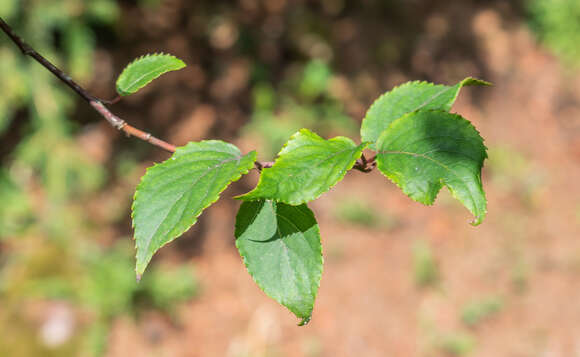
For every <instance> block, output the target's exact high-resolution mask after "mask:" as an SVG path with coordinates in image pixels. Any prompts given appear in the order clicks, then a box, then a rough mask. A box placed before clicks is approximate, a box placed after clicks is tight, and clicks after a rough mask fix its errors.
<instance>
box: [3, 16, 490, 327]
mask: <svg viewBox="0 0 580 357" xmlns="http://www.w3.org/2000/svg"><path fill="white" fill-rule="evenodd" d="M0 28H1V29H2V30H3V31H4V32H5V33H6V34H7V35H8V37H9V38H10V39H11V40H12V41H13V42H14V43H15V44H16V45H17V46H18V47H19V48H20V50H21V51H22V52H23V53H24V54H25V55H28V56H31V57H32V58H34V59H35V60H36V61H38V62H39V63H40V64H42V65H43V66H44V67H46V68H47V69H48V70H49V71H50V72H52V73H53V74H54V75H55V76H56V77H57V78H59V79H60V80H61V81H62V82H63V83H65V84H66V85H68V86H69V87H70V88H72V89H73V90H74V91H75V92H76V93H77V94H78V95H79V96H80V97H82V98H83V99H84V100H85V101H87V102H88V103H89V104H90V105H91V106H92V107H93V108H94V109H95V110H96V111H97V112H99V113H100V114H101V115H102V116H103V118H105V119H106V120H107V121H108V122H109V123H110V124H111V125H112V126H113V127H115V128H116V129H118V130H121V131H123V132H125V133H126V134H127V135H129V136H136V137H137V138H139V139H141V140H144V141H147V142H149V143H150V144H152V145H155V146H157V147H159V148H162V149H164V150H166V151H169V152H172V153H173V155H172V156H171V157H170V158H169V159H167V160H166V161H164V162H162V163H158V164H156V165H154V166H152V167H150V168H149V169H148V170H147V172H146V173H145V175H144V176H143V177H142V179H141V183H140V184H139V185H138V186H137V189H136V192H135V196H134V201H133V205H132V219H133V227H134V229H135V244H136V250H137V257H136V260H137V261H136V273H137V277H138V279H140V277H141V275H142V274H143V272H144V271H145V269H146V267H147V265H148V264H149V262H150V260H151V258H152V257H153V255H154V254H155V253H156V252H157V251H158V250H159V249H161V248H162V247H163V246H164V245H165V244H167V243H169V242H171V241H172V240H174V239H176V238H178V237H179V236H180V235H181V234H183V233H184V232H185V231H187V230H188V229H189V228H190V227H191V226H192V225H194V224H195V223H196V221H197V217H198V216H199V215H200V214H202V212H203V211H204V210H205V209H206V208H207V207H209V206H210V205H211V204H213V203H214V202H215V201H216V200H217V199H218V198H219V195H220V193H221V192H223V191H224V190H225V189H226V188H227V187H228V185H230V184H231V183H232V182H234V181H236V180H238V179H239V178H240V177H241V176H242V175H244V174H246V173H248V171H249V170H250V169H251V168H252V167H255V168H257V169H258V171H260V173H261V175H260V180H259V182H258V185H257V187H256V188H255V189H253V190H252V191H250V192H248V193H246V194H244V195H241V196H239V197H238V198H239V199H241V200H243V201H244V202H243V203H242V204H241V206H240V209H239V212H238V214H237V217H236V223H235V227H236V229H235V237H236V246H237V248H238V250H239V252H240V255H241V257H242V259H243V261H244V264H245V265H246V268H247V269H248V272H249V273H250V275H251V276H252V277H253V279H254V280H255V281H256V283H257V284H258V286H259V287H260V288H261V289H262V290H263V291H264V292H265V293H266V294H268V295H269V296H270V297H272V298H273V299H275V300H276V301H278V302H279V303H280V304H282V305H284V306H286V307H287V308H288V309H289V310H290V311H291V312H293V313H294V314H295V315H296V316H297V317H298V318H300V319H301V322H300V325H303V324H306V323H307V322H308V321H310V319H311V315H312V310H313V307H314V301H315V298H316V295H317V293H318V288H319V286H320V279H321V276H322V262H323V256H322V246H321V243H320V230H319V226H318V223H317V222H316V219H315V216H314V213H313V212H312V211H311V210H310V209H309V208H308V207H307V204H308V203H309V202H310V201H312V200H314V199H316V198H318V197H319V196H320V195H322V194H323V193H325V192H327V191H328V190H330V189H331V188H332V187H333V186H334V185H336V184H337V183H338V182H339V181H341V180H342V179H343V178H344V176H345V175H346V173H347V172H348V171H349V170H353V169H354V170H358V171H362V172H370V171H372V170H373V169H374V168H375V167H378V169H379V171H380V172H381V173H383V174H384V175H385V176H386V177H387V178H388V179H389V180H391V181H392V182H394V183H395V184H396V185H397V186H399V187H400V188H401V190H402V191H403V193H405V194H406V195H407V196H409V197H410V198H411V199H413V200H415V201H418V202H421V203H423V204H426V205H430V204H432V203H433V202H434V200H435V198H436V197H437V194H438V192H439V191H440V190H441V188H442V187H443V186H446V187H447V188H448V189H449V190H450V191H451V193H452V195H453V196H454V197H455V198H457V199H458V200H459V201H460V202H461V203H462V204H463V205H464V206H465V207H466V208H467V209H468V210H469V211H470V212H471V213H472V214H473V215H474V216H475V219H474V220H473V222H472V223H473V224H474V225H477V224H480V223H481V222H482V221H483V219H484V217H485V214H486V211H487V201H486V199H485V193H484V190H483V186H482V182H481V169H482V167H483V162H484V160H485V159H486V158H487V153H486V150H487V149H486V147H485V146H484V144H483V139H482V137H481V136H480V135H479V133H478V132H477V130H476V129H475V128H474V127H473V125H472V124H471V123H470V122H469V121H468V120H467V119H465V118H463V117H461V116H460V115H458V114H452V113H449V110H450V109H451V107H452V105H453V103H454V102H455V100H456V98H457V96H458V95H459V92H460V90H461V89H462V88H463V87H465V86H473V85H489V83H487V82H484V81H481V80H477V79H474V78H470V77H468V78H466V79H464V80H462V81H460V82H459V83H457V84H455V85H453V86H446V85H436V84H432V83H428V82H417V81H415V82H408V83H405V84H403V85H401V86H399V87H396V88H394V89H393V90H391V91H389V92H387V93H385V94H383V95H382V96H380V97H379V98H378V99H377V100H376V101H375V102H374V103H373V104H372V105H371V106H370V108H369V110H368V112H367V113H366V116H365V118H364V119H363V121H362V125H361V139H362V140H361V143H360V144H358V145H357V144H356V143H355V142H354V141H353V140H352V139H349V138H345V137H336V138H332V139H330V140H327V139H324V138H321V137H320V136H318V135H317V134H315V133H313V132H311V131H309V130H307V129H301V130H300V131H298V132H297V133H295V134H294V135H293V136H292V137H290V139H289V140H288V142H287V143H286V144H285V145H284V147H283V148H282V150H281V151H280V153H279V154H278V157H277V158H276V160H275V161H274V162H258V161H255V160H256V153H255V152H254V151H252V152H250V153H248V154H243V153H242V152H241V151H240V150H239V149H238V148H237V147H235V146H234V145H233V144H230V143H226V142H223V141H219V140H209V141H201V142H190V143H188V144H187V145H185V146H183V147H176V146H174V145H172V144H170V143H167V142H165V141H163V140H161V139H158V138H155V137H153V136H152V135H151V134H149V133H146V132H144V131H141V130H139V129H137V128H134V127H132V126H131V125H129V124H127V123H126V122H125V121H124V120H122V119H120V118H119V117H117V116H116V115H114V114H113V113H112V112H111V111H110V110H109V109H108V108H107V107H106V106H105V104H104V103H105V102H106V101H103V100H100V99H98V98H96V97H94V96H92V95H91V94H90V93H88V92H87V91H86V90H85V89H84V88H82V87H81V86H79V85H78V84H77V83H76V82H74V81H73V80H72V79H71V78H70V77H69V76H68V75H66V74H65V73H64V72H63V71H61V70H60V69H58V68H57V67H55V66H54V65H53V64H52V63H50V62H49V61H48V60H46V59H45V58H44V57H42V56H41V55H40V54H39V53H38V52H36V51H35V50H33V49H32V48H31V47H30V46H29V45H27V44H26V43H25V42H24V41H23V40H22V39H21V38H20V37H18V36H17V35H16V34H15V33H14V32H13V31H12V29H11V28H10V27H9V26H8V24H6V23H5V22H4V21H3V20H2V19H1V18H0ZM184 67H185V63H184V62H183V61H181V60H180V59H178V58H175V57H173V56H171V55H167V54H152V55H145V56H142V57H140V58H138V59H136V60H135V61H134V62H132V63H131V64H129V65H128V66H127V67H126V68H125V70H124V71H123V72H122V74H121V75H120V76H119V78H118V80H117V83H116V84H117V85H116V88H117V92H118V94H119V95H120V96H126V95H130V94H133V93H136V92H137V91H139V90H140V89H141V88H143V87H144V86H146V85H147V84H149V83H150V82H151V81H152V80H154V79H155V78H157V77H159V76H160V75H162V74H164V73H167V72H170V71H175V70H179V69H181V68H184ZM365 148H369V149H372V150H374V151H375V154H374V155H373V156H371V157H370V158H367V157H365V155H364V154H363V150H364V149H365Z"/></svg>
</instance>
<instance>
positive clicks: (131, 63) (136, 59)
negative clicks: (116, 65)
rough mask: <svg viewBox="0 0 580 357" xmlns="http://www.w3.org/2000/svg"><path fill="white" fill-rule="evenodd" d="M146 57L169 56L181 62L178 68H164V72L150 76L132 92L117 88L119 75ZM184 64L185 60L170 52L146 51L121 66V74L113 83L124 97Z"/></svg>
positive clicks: (183, 66)
mask: <svg viewBox="0 0 580 357" xmlns="http://www.w3.org/2000/svg"><path fill="white" fill-rule="evenodd" d="M148 57H169V58H172V59H175V60H177V61H179V62H181V63H180V67H179V68H175V69H169V70H166V71H164V72H162V73H160V74H158V75H157V76H155V77H153V78H151V80H150V81H148V82H146V83H144V84H143V85H142V86H140V87H137V88H136V89H135V91H133V92H126V91H123V90H121V89H120V88H119V80H120V79H121V77H122V76H123V73H125V71H128V70H129V69H130V68H131V67H132V66H134V65H135V64H137V63H138V62H139V61H142V60H144V59H146V58H148ZM186 66H187V64H185V62H184V61H183V60H182V59H180V58H178V57H175V56H173V55H171V54H168V53H163V52H155V53H147V54H144V55H141V56H139V57H137V58H135V59H134V60H133V61H131V62H130V63H129V64H128V65H126V66H125V68H123V71H121V74H120V75H119V77H118V78H117V82H116V83H115V87H116V89H117V92H118V93H119V94H120V95H121V96H124V97H125V96H128V95H131V94H135V93H137V92H138V91H139V90H140V89H142V88H143V87H145V86H147V85H148V84H149V83H151V82H153V81H154V80H155V79H157V78H159V77H160V76H162V75H164V74H165V73H168V72H172V71H178V70H180V69H183V68H185V67H186ZM143 77H144V76H141V77H140V78H139V79H141V78H143ZM135 82H137V81H135ZM132 85H133V84H132ZM132 85H129V86H128V87H131V86H132Z"/></svg>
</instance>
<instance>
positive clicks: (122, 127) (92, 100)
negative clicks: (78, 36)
mask: <svg viewBox="0 0 580 357" xmlns="http://www.w3.org/2000/svg"><path fill="white" fill-rule="evenodd" d="M0 28H1V29H2V31H4V33H6V35H8V37H9V38H10V39H11V40H12V42H14V44H16V46H18V48H19V49H20V51H22V54H24V55H25V56H30V57H32V58H33V59H35V60H36V61H37V62H38V63H40V64H41V65H43V66H44V67H45V68H46V69H48V70H49V71H50V72H51V73H52V74H54V75H55V77H57V78H58V79H60V80H61V81H62V82H63V83H64V84H66V85H67V86H68V87H70V88H71V89H72V90H73V91H74V92H75V93H76V94H78V95H79V96H80V97H81V98H83V99H84V100H85V101H86V102H87V103H89V104H90V105H91V106H92V107H93V109H95V110H96V111H97V112H98V113H99V114H101V116H102V117H103V118H104V119H105V120H106V121H107V122H109V124H111V126H112V127H113V128H115V129H117V130H119V131H122V132H124V133H125V134H126V135H127V136H134V137H136V138H138V139H141V140H143V141H146V142H148V143H149V144H151V145H154V146H157V147H158V148H161V149H163V150H166V151H169V152H172V153H173V152H175V149H176V148H177V147H176V146H175V145H173V144H170V143H168V142H165V141H163V140H161V139H158V138H156V137H154V136H153V135H151V134H150V133H147V132H145V131H142V130H140V129H137V128H135V127H133V126H131V125H129V124H127V122H126V121H124V120H123V119H121V118H119V117H118V116H116V115H115V114H113V113H112V112H111V111H110V110H109V109H108V108H107V107H106V106H105V104H104V103H107V104H114V103H116V102H117V101H118V100H119V99H120V97H116V98H115V99H113V100H112V101H103V100H100V99H99V98H97V97H95V96H93V95H92V94H90V93H89V92H88V91H87V90H86V89H84V88H83V87H81V86H80V85H79V84H78V83H76V82H75V81H74V80H73V79H72V78H71V77H70V76H69V75H68V74H66V73H64V72H63V71H62V70H60V69H59V68H57V67H56V66H55V65H53V64H52V63H50V61H48V60H47V59H46V58H44V57H43V56H42V55H41V54H39V53H38V52H36V51H35V50H34V49H33V48H32V47H30V45H28V44H27V43H26V42H24V40H23V39H22V38H20V37H19V36H18V35H17V34H16V33H15V32H14V30H12V28H11V27H10V26H9V25H8V24H7V23H6V22H4V20H3V19H2V18H1V17H0ZM254 165H255V167H256V169H257V170H258V171H262V169H266V168H270V167H272V165H274V163H273V162H269V161H268V162H259V161H256V162H255V163H254ZM375 167H376V162H375V160H374V157H373V158H371V159H370V160H368V161H367V160H366V158H365V157H364V155H363V156H362V157H361V159H359V160H357V162H356V164H355V165H354V167H353V169H355V170H359V171H362V172H370V171H372V170H373V169H374V168H375Z"/></svg>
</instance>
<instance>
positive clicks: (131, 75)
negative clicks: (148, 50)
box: [117, 53, 185, 96]
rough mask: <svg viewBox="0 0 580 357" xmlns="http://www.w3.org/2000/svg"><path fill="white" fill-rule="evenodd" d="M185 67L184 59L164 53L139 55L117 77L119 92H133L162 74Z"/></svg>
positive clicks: (122, 93)
mask: <svg viewBox="0 0 580 357" xmlns="http://www.w3.org/2000/svg"><path fill="white" fill-rule="evenodd" d="M184 67H185V63H183V61H182V60H180V59H178V58H176V57H173V56H171V55H167V54H163V53H156V54H152V55H145V56H142V57H139V58H137V59H136V60H135V61H133V62H131V63H130V64H129V65H128V66H127V67H125V69H124V70H123V73H121V75H120V76H119V78H118V79H117V92H118V93H119V94H120V95H122V96H125V95H129V94H133V93H135V92H137V91H138V90H139V89H141V88H143V87H145V86H146V85H147V84H149V83H150V82H151V81H152V80H154V79H155V78H157V77H159V76H160V75H162V74H165V73H167V72H170V71H177V70H179V69H182V68H184Z"/></svg>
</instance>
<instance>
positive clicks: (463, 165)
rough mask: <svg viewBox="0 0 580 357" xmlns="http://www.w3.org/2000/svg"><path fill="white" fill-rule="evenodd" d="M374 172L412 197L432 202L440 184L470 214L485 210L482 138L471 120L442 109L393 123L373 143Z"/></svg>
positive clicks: (477, 220)
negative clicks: (375, 170)
mask: <svg viewBox="0 0 580 357" xmlns="http://www.w3.org/2000/svg"><path fill="white" fill-rule="evenodd" d="M377 150H378V155H377V164H378V168H379V170H380V171H381V172H382V173H383V174H384V175H385V176H387V177H388V178H389V179H391V180H392V181H393V182H395V183H396V184H397V185H398V186H399V187H400V188H401V189H402V190H403V192H404V193H405V194H407V195H408V196H409V197H411V198H412V199H414V200H416V201H418V202H421V203H424V204H428V205H430V204H432V203H433V201H434V200H435V198H436V197H437V194H438V193H439V190H440V189H441V187H442V186H443V185H445V186H447V188H448V189H449V191H451V193H452V194H453V196H454V197H455V198H457V199H458V200H459V201H461V203H463V205H465V207H467V209H469V211H470V212H471V213H473V215H474V216H475V217H476V218H475V220H474V221H473V224H474V225H477V224H479V223H481V222H482V220H483V218H484V217H485V214H486V204H487V202H486V200H485V193H484V192H483V187H482V185H481V168H482V166H483V160H484V159H485V158H486V157H487V154H486V147H485V146H484V145H483V139H482V138H481V136H479V133H478V132H477V130H476V129H475V128H474V127H473V125H471V123H470V122H469V121H467V120H465V119H463V118H462V117H461V116H459V115H456V114H450V113H448V112H445V111H432V110H420V111H417V112H413V113H409V114H407V115H405V116H404V117H402V118H400V119H398V120H396V121H394V122H393V123H392V124H391V126H390V127H389V128H388V129H387V130H385V131H384V133H383V134H382V135H381V136H380V138H379V140H378V141H377Z"/></svg>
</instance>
